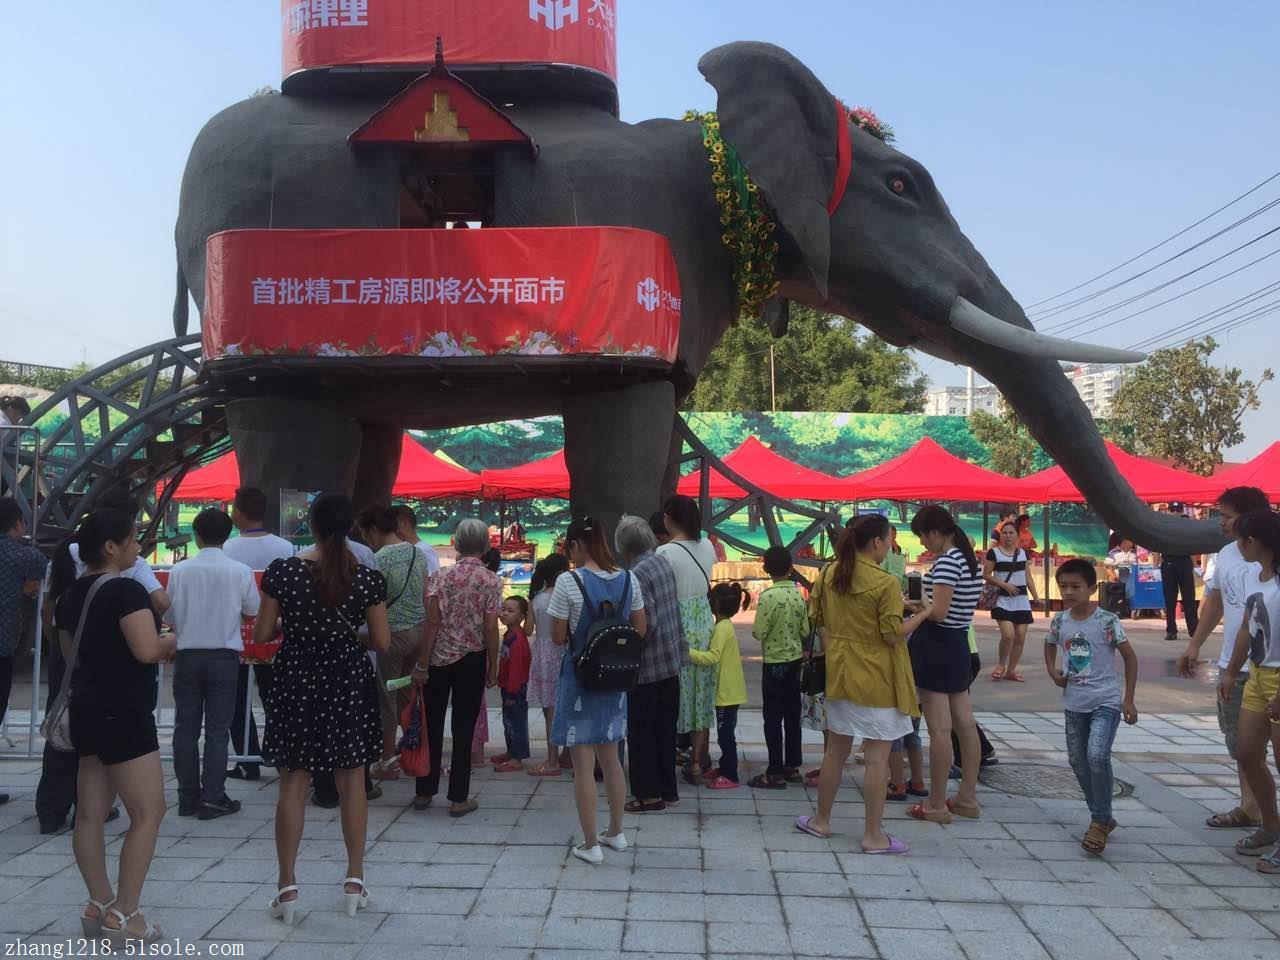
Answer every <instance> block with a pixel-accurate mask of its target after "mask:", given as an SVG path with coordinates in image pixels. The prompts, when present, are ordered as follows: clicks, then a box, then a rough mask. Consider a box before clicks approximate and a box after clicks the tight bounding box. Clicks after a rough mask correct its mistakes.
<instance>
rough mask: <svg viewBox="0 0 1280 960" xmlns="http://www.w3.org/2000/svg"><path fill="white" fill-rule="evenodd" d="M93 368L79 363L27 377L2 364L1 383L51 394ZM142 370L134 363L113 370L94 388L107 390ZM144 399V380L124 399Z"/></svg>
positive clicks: (51, 368) (127, 392)
mask: <svg viewBox="0 0 1280 960" xmlns="http://www.w3.org/2000/svg"><path fill="white" fill-rule="evenodd" d="M91 369H92V368H91V367H90V366H89V364H87V363H77V364H76V365H75V366H72V367H68V368H66V369H62V368H57V367H46V368H43V369H37V370H34V371H32V372H31V373H30V374H27V375H25V376H18V371H17V368H16V367H11V366H9V365H8V364H2V363H0V382H4V383H20V384H22V385H24V386H28V387H39V388H40V389H41V390H48V391H49V392H50V393H57V392H58V391H59V390H61V389H62V388H63V387H65V386H67V384H69V383H72V382H73V381H75V380H79V379H80V378H81V377H83V376H84V375H85V374H86V373H88V372H89V371H90V370H91ZM141 369H142V364H140V363H132V364H129V365H128V366H124V367H120V368H119V369H116V370H112V371H111V372H110V373H107V374H105V375H104V376H102V377H99V378H98V379H97V380H96V381H94V386H96V387H99V388H106V387H109V386H111V385H112V384H114V383H116V382H118V381H120V380H123V379H125V378H126V377H129V376H131V375H133V374H136V373H137V372H138V371H139V370H141ZM141 397H142V380H141V379H139V380H138V381H137V382H136V383H134V384H133V385H131V386H130V387H129V388H128V389H127V390H126V391H125V393H124V399H125V400H129V401H131V402H134V403H136V402H137V401H138V400H139V399H140V398H141Z"/></svg>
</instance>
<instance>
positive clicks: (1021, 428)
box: [969, 399, 1044, 477]
mask: <svg viewBox="0 0 1280 960" xmlns="http://www.w3.org/2000/svg"><path fill="white" fill-rule="evenodd" d="M969 430H970V432H971V433H972V434H973V435H974V436H975V437H976V438H977V439H978V441H979V442H980V443H982V445H983V446H985V447H986V448H987V449H988V450H990V451H991V469H993V470H995V471H996V472H997V473H1003V474H1004V475H1005V476H1009V477H1025V476H1027V474H1030V473H1034V472H1035V471H1036V469H1037V466H1036V462H1037V454H1039V455H1040V457H1044V453H1043V451H1041V449H1040V445H1039V444H1038V443H1036V441H1035V438H1034V437H1032V436H1031V432H1030V431H1029V430H1027V427H1026V424H1024V423H1023V422H1022V420H1021V419H1019V417H1018V415H1017V413H1015V412H1014V410H1013V408H1012V407H1010V406H1009V405H1008V404H1007V403H1005V401H1004V400H1003V399H1001V401H1000V405H999V407H998V412H997V413H994V414H992V413H987V412H986V411H985V410H975V411H973V413H972V415H970V417H969Z"/></svg>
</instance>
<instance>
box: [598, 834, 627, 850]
mask: <svg viewBox="0 0 1280 960" xmlns="http://www.w3.org/2000/svg"><path fill="white" fill-rule="evenodd" d="M600 842H601V843H603V844H604V845H605V846H607V847H609V848H610V849H611V850H617V851H618V852H619V853H621V852H622V851H623V850H625V849H627V835H626V834H625V833H616V834H614V835H613V836H612V837H610V836H607V835H606V834H603V833H602V834H600Z"/></svg>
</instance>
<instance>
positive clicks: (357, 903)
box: [342, 877, 369, 917]
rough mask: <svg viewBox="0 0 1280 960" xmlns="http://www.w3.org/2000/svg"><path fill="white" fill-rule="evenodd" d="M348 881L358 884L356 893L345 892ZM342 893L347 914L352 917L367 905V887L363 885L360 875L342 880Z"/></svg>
mask: <svg viewBox="0 0 1280 960" xmlns="http://www.w3.org/2000/svg"><path fill="white" fill-rule="evenodd" d="M348 883H358V884H360V890H359V891H358V892H356V893H348V892H347V884H348ZM342 895H343V896H344V897H346V898H347V916H348V917H354V916H355V915H356V912H357V911H359V910H363V909H364V908H365V907H367V906H369V888H368V887H366V886H365V885H364V880H362V879H361V878H360V877H347V879H345V880H343V881H342Z"/></svg>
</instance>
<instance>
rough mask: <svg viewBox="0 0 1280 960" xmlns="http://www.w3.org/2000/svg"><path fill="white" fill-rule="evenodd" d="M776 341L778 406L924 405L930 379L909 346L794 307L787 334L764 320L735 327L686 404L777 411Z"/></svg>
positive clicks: (862, 409)
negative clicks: (776, 333)
mask: <svg viewBox="0 0 1280 960" xmlns="http://www.w3.org/2000/svg"><path fill="white" fill-rule="evenodd" d="M771 346H772V347H773V351H774V372H775V377H776V383H777V409H778V410H796V411H803V410H824V411H831V410H838V411H843V412H848V413H916V412H919V411H920V410H921V409H923V407H924V400H925V392H926V390H927V387H928V379H927V378H926V377H925V376H923V375H922V374H921V373H920V370H919V368H918V367H917V366H916V364H915V361H914V360H912V359H911V356H910V354H908V353H907V351H905V350H901V349H898V348H896V347H891V346H889V345H888V344H887V343H885V342H884V341H883V340H881V339H880V338H879V337H876V336H873V335H870V334H868V335H864V336H859V335H858V333H857V326H856V325H855V324H854V323H853V322H852V321H849V320H845V319H844V318H842V317H836V316H832V315H831V314H826V313H820V312H819V311H817V310H814V309H812V308H809V307H800V306H794V305H793V306H792V308H791V323H790V326H789V329H788V331H787V335H786V336H785V337H782V338H781V339H777V340H775V339H774V338H773V336H772V335H771V334H770V333H769V331H768V329H767V328H766V326H765V325H764V323H763V322H761V321H758V320H747V319H746V318H743V319H742V320H740V321H739V322H738V323H737V324H736V325H735V326H733V327H731V328H730V329H729V330H728V332H726V333H725V336H724V338H723V339H722V340H721V341H720V344H719V346H717V347H716V349H715V350H714V351H713V352H712V354H711V357H710V358H709V359H708V361H707V365H706V367H705V368H704V369H703V371H702V373H701V375H700V376H699V379H698V385H697V387H696V388H695V389H694V391H693V393H692V394H691V395H690V396H689V398H688V400H687V402H686V404H685V409H687V410H736V411H755V410H769V409H773V397H772V394H771V390H770V378H769V348H770V347H771Z"/></svg>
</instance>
